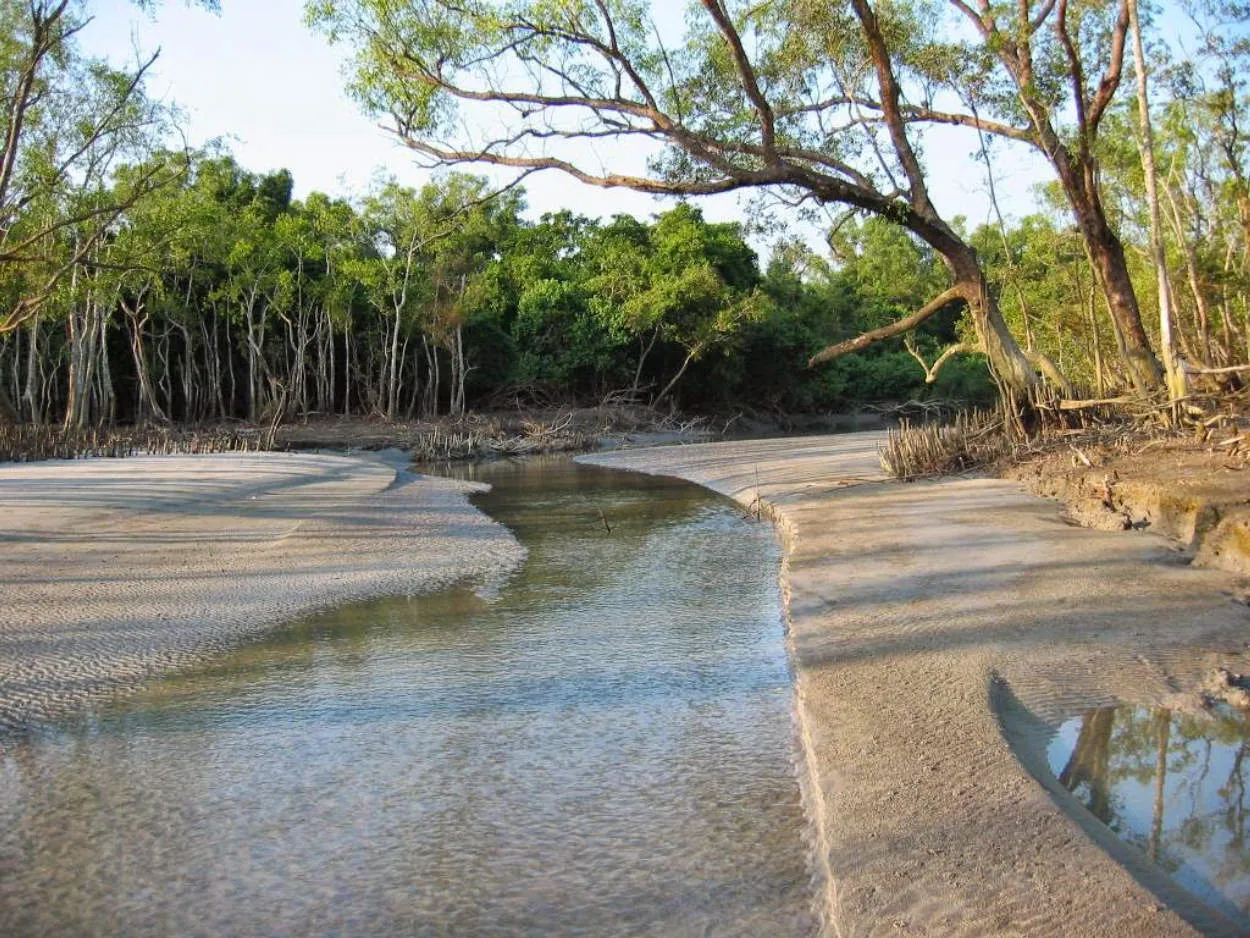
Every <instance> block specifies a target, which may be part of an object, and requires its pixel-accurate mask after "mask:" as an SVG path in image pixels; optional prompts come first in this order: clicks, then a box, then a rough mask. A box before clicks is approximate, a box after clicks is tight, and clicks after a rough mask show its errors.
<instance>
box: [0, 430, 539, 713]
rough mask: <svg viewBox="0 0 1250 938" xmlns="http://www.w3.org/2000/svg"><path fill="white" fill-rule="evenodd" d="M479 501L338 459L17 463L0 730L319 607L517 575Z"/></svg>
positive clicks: (0, 624)
mask: <svg viewBox="0 0 1250 938" xmlns="http://www.w3.org/2000/svg"><path fill="white" fill-rule="evenodd" d="M473 488H474V487H473V486H472V485H471V484H466V483H458V482H452V481H449V480H444V479H433V478H427V477H418V476H414V475H412V474H410V473H408V472H406V471H404V470H402V469H396V468H394V467H393V466H392V465H389V464H387V463H386V462H384V461H382V460H381V459H372V460H366V459H361V458H350V457H336V456H320V455H294V454H273V453H269V454H252V455H220V456H176V457H140V458H133V459H122V460H114V459H93V460H84V461H77V462H45V463H25V464H21V465H5V466H0V596H2V597H3V599H2V600H0V732H2V731H4V730H6V729H9V730H11V729H13V728H14V727H19V726H22V725H24V724H29V723H31V722H38V721H41V720H44V719H48V718H50V717H54V716H56V715H58V714H60V713H63V712H65V711H66V710H67V709H69V708H72V707H75V706H78V705H80V704H82V703H83V702H84V701H86V700H89V699H91V698H93V697H96V696H99V695H102V694H106V693H110V692H113V691H115V690H117V689H120V688H125V687H128V686H133V685H135V684H137V683H138V682H140V681H142V680H144V679H145V678H146V677H148V676H150V675H152V674H153V673H155V672H157V671H160V670H165V669H169V668H176V667H180V666H182V665H185V664H188V663H190V662H191V661H192V660H195V659H197V658H200V657H203V656H206V655H209V654H214V653H217V652H220V651H221V650H223V649H224V648H227V647H229V646H230V645H232V644H235V643H237V642H238V641H240V640H243V639H245V638H247V637H250V636H253V635H255V634H256V633H258V632H259V631H261V630H263V629H265V628H268V627H270V626H273V625H275V624H278V623H282V622H285V621H287V620H289V619H291V618H292V617H294V616H296V615H299V614H301V613H304V612H308V611H311V610H313V609H316V608H319V607H323V606H327V605H332V604H337V603H342V602H347V601H350V600H357V599H365V598H368V597H371V596H379V595H386V594H403V593H415V592H420V591H426V590H430V589H433V588H436V587H437V586H440V585H443V584H446V583H448V582H451V581H452V580H456V579H460V578H463V577H468V576H474V575H490V574H497V573H501V572H503V571H505V570H507V569H509V568H510V567H511V566H513V565H514V564H516V563H517V562H519V560H520V557H521V548H520V546H519V545H518V544H517V543H516V541H515V540H514V539H513V538H512V537H511V535H509V534H508V532H507V531H506V530H505V529H504V528H503V527H502V526H500V525H497V524H495V523H494V522H492V521H490V520H489V519H488V518H487V517H486V516H485V515H483V514H482V513H480V512H478V511H477V510H476V509H474V508H473V507H472V506H471V505H470V504H469V503H468V500H467V493H468V492H469V491H472V490H473Z"/></svg>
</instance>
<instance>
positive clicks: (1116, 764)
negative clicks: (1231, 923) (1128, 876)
mask: <svg viewBox="0 0 1250 938" xmlns="http://www.w3.org/2000/svg"><path fill="white" fill-rule="evenodd" d="M1248 752H1250V726H1247V723H1246V720H1245V718H1244V716H1241V715H1237V714H1234V713H1232V712H1231V711H1225V712H1222V713H1220V714H1218V715H1217V716H1216V718H1214V719H1213V718H1211V717H1208V716H1205V715H1198V716H1189V715H1185V714H1179V713H1173V712H1172V711H1170V710H1166V709H1153V710H1152V709H1149V708H1142V707H1112V708H1101V709H1098V710H1092V711H1090V712H1089V713H1087V714H1085V716H1083V717H1082V718H1081V724H1080V731H1079V733H1078V735H1077V740H1076V745H1075V746H1074V747H1073V749H1072V752H1071V754H1070V756H1069V757H1068V759H1067V761H1066V763H1065V764H1064V765H1063V768H1062V770H1061V771H1060V772H1059V773H1058V777H1059V782H1060V784H1062V785H1063V786H1064V787H1065V788H1066V789H1067V790H1068V791H1070V792H1072V793H1073V794H1075V795H1076V796H1077V798H1078V799H1080V801H1081V802H1082V803H1083V804H1084V805H1085V806H1086V807H1087V808H1088V809H1089V810H1090V811H1091V812H1092V813H1093V814H1094V815H1095V816H1096V817H1097V818H1098V819H1099V820H1101V821H1102V822H1103V823H1105V824H1106V825H1107V826H1108V827H1110V828H1111V829H1112V830H1114V831H1116V833H1118V834H1119V835H1120V836H1121V837H1122V838H1123V839H1125V840H1127V841H1129V842H1130V843H1132V844H1134V845H1136V846H1137V847H1139V848H1140V849H1141V850H1142V851H1143V852H1144V853H1146V854H1147V855H1148V856H1149V857H1150V858H1151V859H1152V860H1154V861H1155V862H1156V863H1158V864H1159V865H1160V866H1161V867H1163V868H1164V869H1166V870H1168V871H1169V872H1170V873H1173V874H1176V875H1177V878H1178V879H1179V880H1180V881H1181V882H1182V883H1184V884H1185V885H1187V886H1190V887H1191V888H1198V891H1200V892H1204V891H1206V890H1204V889H1202V888H1201V887H1202V886H1203V884H1206V886H1207V887H1208V888H1213V889H1214V890H1216V891H1217V892H1219V893H1220V894H1222V895H1223V896H1225V897H1226V898H1227V899H1228V900H1230V901H1231V902H1233V903H1234V904H1235V905H1236V906H1237V907H1238V908H1239V909H1240V910H1241V911H1242V912H1243V913H1250V854H1248V853H1247V850H1246V843H1247V841H1246V827H1247V805H1246V778H1245V772H1246V768H1247V766H1246V755H1247V753H1248Z"/></svg>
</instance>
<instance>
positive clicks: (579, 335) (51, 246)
mask: <svg viewBox="0 0 1250 938" xmlns="http://www.w3.org/2000/svg"><path fill="white" fill-rule="evenodd" d="M208 5H211V4H208ZM647 9H648V8H647V5H646V4H635V3H628V2H623V0H622V2H607V0H604V2H576V0H568V2H558V3H548V2H542V3H538V2H532V3H530V2H524V3H522V2H518V3H513V4H504V5H495V4H485V5H478V4H468V5H465V4H460V3H444V2H433V0H431V2H422V3H415V2H414V3H409V4H395V3H393V2H390V0H387V2H385V3H383V2H380V0H376V2H375V0H352V2H319V3H312V4H309V15H310V19H311V21H312V22H313V23H314V25H315V26H317V27H318V28H320V29H322V30H324V31H325V32H327V33H328V34H329V36H330V38H331V39H333V40H336V41H338V42H341V43H346V44H348V46H349V47H350V49H351V50H352V52H353V53H354V54H355V56H356V63H357V66H358V70H357V77H356V79H355V81H354V85H353V90H354V92H355V93H356V94H357V96H358V97H359V99H360V100H361V102H362V105H363V106H364V107H365V108H366V109H367V110H369V111H370V112H372V113H376V114H379V115H383V116H385V117H387V118H388V119H389V120H391V121H392V122H393V124H394V130H395V132H396V134H397V135H398V136H399V137H400V139H402V140H404V141H405V142H406V143H407V144H408V145H409V146H410V147H411V149H412V151H413V152H414V154H416V155H417V156H419V157H422V158H424V159H426V160H428V161H429V163H430V164H431V166H432V167H433V168H436V169H437V172H435V173H434V174H433V175H432V176H431V177H430V179H431V181H430V182H429V183H428V184H426V185H425V186H424V187H422V188H420V189H412V188H407V187H404V186H402V185H400V184H399V183H398V182H396V181H394V180H381V181H379V182H378V183H377V184H376V185H374V186H373V187H372V188H371V190H370V191H368V192H365V193H361V194H360V195H359V196H358V197H355V198H352V199H349V200H343V199H336V198H331V197H329V196H326V195H323V194H318V193H314V194H310V195H308V196H307V197H306V198H303V199H301V200H295V199H293V198H292V193H293V190H294V180H293V179H292V177H291V175H290V174H289V173H288V172H285V171H283V172H274V173H265V174H256V173H252V172H249V171H248V170H247V169H246V168H245V167H242V166H239V165H238V164H237V163H236V162H235V160H234V159H233V158H232V157H231V156H230V155H229V154H228V153H227V152H225V151H224V150H223V149H221V148H220V147H213V148H210V149H209V150H207V151H189V150H187V149H185V148H182V149H179V148H175V147H173V145H172V143H173V141H174V140H176V139H177V112H176V110H174V109H173V108H172V107H171V106H170V105H168V104H166V103H162V102H159V101H157V100H154V99H153V98H152V97H150V96H149V92H148V88H147V85H148V84H149V80H150V74H149V73H150V71H151V69H152V66H153V63H154V60H145V61H140V62H138V63H136V64H135V65H134V66H133V67H130V68H124V67H118V66H116V65H113V64H110V63H105V62H101V61H96V60H93V59H91V58H89V57H87V56H85V55H84V54H83V53H82V52H81V50H80V48H79V42H78V33H79V32H80V30H81V29H82V27H83V25H84V24H85V23H86V22H87V19H88V17H89V16H90V12H91V11H90V4H89V3H85V2H75V0H0V69H2V70H3V71H2V75H3V77H2V79H0V88H2V93H3V102H2V103H3V115H2V116H0V140H2V146H3V150H2V151H0V416H2V417H3V418H4V419H8V420H10V421H20V422H30V423H47V424H62V425H64V426H66V427H69V428H87V427H96V426H102V425H108V424H112V423H115V422H157V423H167V422H187V423H197V424H199V423H206V422H217V421H221V420H223V419H230V418H240V419H246V420H250V421H259V420H262V419H263V420H267V421H269V420H274V419H278V418H282V417H285V418H287V419H299V418H302V417H306V416H308V415H313V414H325V415H328V414H357V415H376V416H380V417H384V418H388V419H401V418H409V417H414V416H427V417H428V416H436V415H452V416H455V415H462V414H464V413H465V412H466V411H467V410H468V409H471V408H490V407H503V406H513V405H515V404H517V403H521V404H533V403H556V402H561V403H574V402H576V403H599V402H604V401H608V402H625V401H629V402H640V403H650V404H653V405H656V406H659V407H663V408H667V407H677V406H680V407H682V408H687V409H695V410H728V409H731V408H752V409H756V410H760V411H775V412H815V411H820V412H824V411H831V410H838V409H849V408H852V407H855V406H858V405H861V404H863V403H865V402H871V401H889V400H896V401H897V400H906V399H909V398H916V397H924V396H930V397H932V396H937V397H941V398H945V399H951V400H958V401H962V402H967V403H979V402H986V401H989V400H991V399H993V398H994V396H995V391H996V388H997V391H998V392H1000V393H1001V394H1006V395H1008V396H1017V395H1018V396H1022V397H1023V396H1027V397H1030V398H1032V399H1034V400H1037V399H1039V398H1041V397H1043V396H1049V397H1050V398H1051V399H1053V398H1055V397H1061V398H1067V399H1072V398H1078V397H1085V398H1089V397H1092V398H1106V397H1109V396H1116V395H1122V394H1135V395H1141V396H1147V395H1160V394H1168V393H1170V394H1171V396H1172V398H1173V399H1176V398H1180V397H1184V396H1185V395H1186V394H1188V393H1190V389H1191V388H1192V387H1193V386H1194V384H1195V383H1196V382H1202V381H1207V382H1210V381H1223V382H1236V381H1238V376H1239V374H1240V373H1241V372H1242V371H1243V370H1246V369H1245V362H1247V361H1248V360H1250V176H1248V175H1247V173H1248V171H1250V170H1248V167H1247V164H1246V156H1247V147H1246V134H1247V127H1248V126H1250V114H1248V113H1247V105H1248V104H1250V98H1248V96H1247V88H1246V77H1245V76H1246V75H1247V74H1248V70H1247V69H1246V67H1245V66H1246V58H1247V53H1250V44H1248V43H1247V40H1246V38H1245V35H1246V33H1245V29H1244V27H1245V24H1246V12H1247V11H1246V10H1245V9H1243V8H1242V7H1241V6H1240V5H1239V4H1237V3H1234V2H1224V0H1186V2H1184V3H1182V4H1179V5H1176V6H1172V5H1166V6H1165V7H1163V8H1161V9H1153V8H1152V9H1147V8H1145V7H1143V8H1142V9H1141V10H1140V11H1139V10H1138V7H1137V3H1136V2H1135V0H1109V2H1088V3H1081V4H1080V5H1079V6H1078V5H1071V6H1070V5H1069V3H1068V2H1067V0H1045V2H1043V3H1041V4H1038V5H1034V4H1032V3H1030V2H1024V3H1021V4H1018V5H1012V6H1011V7H1010V8H1008V7H1003V8H1000V7H998V6H995V5H991V4H988V3H986V4H984V5H982V6H980V7H977V8H973V7H970V6H968V5H966V4H965V3H963V2H962V0H951V2H949V3H945V2H943V3H938V2H928V3H925V2H917V3H891V4H884V3H883V4H880V5H878V6H877V7H875V8H874V7H873V6H870V5H869V3H868V2H867V0H852V2H850V3H848V4H846V5H842V4H809V3H803V2H797V0H795V2H783V3H774V4H765V5H759V6H752V7H749V8H748V7H745V6H744V7H743V8H741V9H739V8H738V7H737V6H734V5H726V4H724V3H722V2H721V0H707V2H703V3H698V4H694V5H692V7H691V11H690V15H689V16H688V17H687V23H686V30H687V32H686V34H685V35H684V36H682V37H678V38H679V40H680V41H679V42H677V43H676V44H673V45H671V46H670V45H666V43H667V42H668V40H667V39H666V38H665V37H664V36H663V30H661V29H660V28H659V27H657V26H656V25H655V24H654V23H653V22H652V21H651V19H650V18H649V16H648V15H647ZM206 15H207V14H206ZM1182 34H1183V35H1184V37H1185V42H1183V43H1182V42H1180V41H1179V40H1178V39H1177V36H1179V35H1182ZM1142 63H1147V67H1142ZM491 107H496V108H502V109H504V110H503V113H504V117H503V118H502V119H500V118H498V116H497V115H496V116H494V117H490V118H489V119H488V117H487V114H486V112H484V111H482V112H479V111H478V110H476V109H480V108H487V109H489V108H491ZM479 113H480V114H481V118H480V119H481V126H483V127H486V126H492V127H493V126H496V125H498V124H499V122H500V120H502V121H503V124H504V130H502V131H501V132H500V136H499V137H498V138H497V139H495V140H491V141H488V142H485V143H483V142H482V141H481V140H478V141H476V142H474V143H469V142H466V141H463V140H459V141H458V140H457V139H456V134H457V133H459V132H461V128H463V127H465V126H466V124H468V123H469V122H468V121H466V119H465V118H466V114H469V115H471V116H472V115H478V114H479ZM938 124H941V125H948V126H957V127H960V128H962V129H963V130H964V131H965V132H966V134H967V148H968V150H969V152H973V153H976V154H977V155H978V156H979V158H980V161H981V170H982V173H983V178H982V183H983V184H984V186H985V187H986V189H987V191H988V193H989V194H990V196H991V197H995V196H996V195H997V193H996V188H995V187H996V176H995V166H996V164H1000V163H1001V161H1004V160H1010V159H1012V158H1013V154H1014V153H1016V152H1019V148H1021V147H1027V148H1032V149H1035V150H1037V151H1038V152H1040V153H1042V154H1044V156H1045V158H1046V160H1047V162H1048V163H1049V164H1050V165H1051V166H1052V167H1053V170H1054V178H1053V182H1051V183H1049V184H1047V185H1046V186H1044V187H1042V189H1041V190H1040V191H1039V192H1038V197H1037V203H1036V206H1035V208H1036V211H1035V212H1034V213H1033V214H1030V215H1027V216H1025V217H1022V218H1014V217H1011V216H1009V215H1007V214H1006V213H1004V212H1002V211H999V210H998V209H999V206H998V203H997V200H996V199H994V201H993V205H994V208H995V215H994V217H993V220H992V222H991V223H989V224H985V225H981V226H976V227H974V226H971V225H970V224H969V223H968V222H967V221H966V220H965V219H963V218H960V217H950V218H947V217H944V216H943V215H941V214H940V213H939V212H938V210H937V208H936V207H935V205H934V203H933V201H932V199H931V197H930V195H929V183H930V179H931V177H933V176H934V175H936V174H938V173H941V172H943V167H942V166H931V165H928V164H927V163H926V160H925V152H924V139H925V138H924V132H925V128H926V127H929V126H933V125H938ZM630 136H642V137H645V138H647V139H648V140H650V141H658V142H660V143H662V144H663V145H664V149H663V150H662V151H660V152H659V155H657V156H656V158H655V159H654V160H653V162H652V164H651V165H650V167H649V171H648V174H647V175H641V176H637V175H628V174H624V173H615V174H608V173H606V172H605V173H602V174H596V173H595V172H592V171H589V170H587V169H585V168H582V167H581V166H579V165H578V164H577V163H576V161H575V151H569V150H568V149H567V147H569V146H571V145H573V144H576V143H577V142H578V141H582V140H586V139H603V138H608V139H624V138H628V137H630ZM562 147H564V148H565V149H561V148H562ZM570 153H574V155H573V156H571V155H570ZM474 163H477V164H489V165H493V166H495V167H506V168H513V169H515V170H516V171H517V173H518V182H517V184H515V185H512V186H508V187H505V188H503V189H502V190H499V189H497V188H492V186H491V185H490V184H489V183H488V182H487V180H486V179H485V178H482V177H479V176H475V175H472V174H471V173H467V172H465V171H464V169H463V168H462V167H463V166H464V165H465V164H474ZM439 167H441V169H440V168H439ZM539 169H551V170H554V171H563V172H566V173H571V174H572V175H574V176H576V177H577V178H579V179H581V180H582V181H583V182H586V183H588V184H589V185H606V186H627V187H632V188H636V189H640V190H643V191H647V192H653V193H659V194H667V195H670V196H672V197H673V201H672V205H671V208H669V209H667V210H665V211H663V212H662V213H660V214H658V215H656V216H654V217H652V218H647V219H637V218H632V217H627V216H618V217H616V218H613V219H611V220H600V219H596V218H593V217H589V216H586V215H579V214H575V213H569V212H562V213H558V214H551V215H545V216H542V217H541V218H538V219H534V218H532V217H530V215H529V214H528V212H527V209H526V204H525V192H524V188H523V180H524V177H525V176H526V175H527V174H528V173H530V172H533V171H536V170H539ZM736 190H744V191H749V192H753V193H758V194H762V195H763V196H764V197H765V198H764V199H763V200H761V201H760V202H759V203H758V204H757V205H756V207H755V211H756V212H758V213H759V214H760V215H761V217H763V218H784V216H786V215H787V213H788V214H789V215H790V216H792V217H799V216H800V215H802V216H803V217H806V218H808V219H809V220H810V218H811V217H824V218H826V219H827V222H828V224H827V235H826V244H825V249H823V250H813V249H812V248H810V247H808V246H807V245H806V244H805V243H804V242H802V241H801V240H799V239H797V238H792V239H786V238H784V237H783V238H780V239H777V240H776V241H775V243H773V244H772V245H770V250H769V256H768V259H767V262H766V263H762V262H761V260H760V257H759V256H758V254H757V252H756V251H755V250H754V249H753V248H752V246H751V245H750V243H748V239H747V233H746V232H745V231H744V230H743V229H742V227H741V226H740V225H736V224H725V223H710V222H708V221H706V220H705V219H704V217H703V215H702V213H701V211H700V209H699V207H698V196H700V195H703V194H708V193H713V192H726V191H736ZM586 191H587V193H588V194H589V193H591V192H593V190H592V189H590V188H587V189H586ZM589 198H590V196H589V195H588V201H589ZM815 207H819V208H820V210H821V211H822V212H823V213H824V214H823V215H820V216H814V215H813V212H812V210H813V209H814V208H815ZM809 363H810V364H809Z"/></svg>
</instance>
